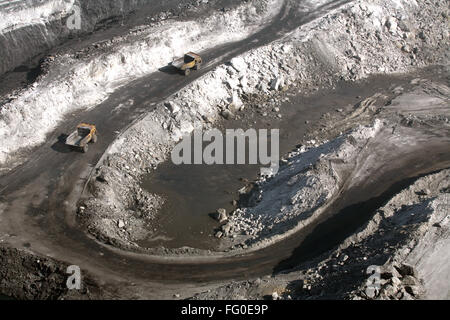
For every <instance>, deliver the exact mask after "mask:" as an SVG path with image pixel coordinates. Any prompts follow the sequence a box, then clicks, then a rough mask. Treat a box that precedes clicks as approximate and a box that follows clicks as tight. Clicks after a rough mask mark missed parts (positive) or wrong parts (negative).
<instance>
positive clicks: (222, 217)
mask: <svg viewBox="0 0 450 320" xmlns="http://www.w3.org/2000/svg"><path fill="white" fill-rule="evenodd" d="M213 217H214V219H215V220H217V221H219V223H223V222H225V221H227V220H228V216H227V210H225V209H223V208H220V209H217V211H216V212H215V213H214V214H213Z"/></svg>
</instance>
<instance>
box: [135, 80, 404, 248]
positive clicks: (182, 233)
mask: <svg viewBox="0 0 450 320" xmlns="http://www.w3.org/2000/svg"><path fill="white" fill-rule="evenodd" d="M410 80H411V77H405V76H403V77H400V76H398V77H392V76H376V77H371V78H369V79H367V80H365V81H361V82H358V83H340V84H339V85H338V86H337V88H336V89H335V90H322V91H318V92H317V94H315V95H313V96H309V97H304V96H302V95H301V94H297V95H294V94H291V96H290V97H289V98H290V101H288V102H285V103H283V104H282V105H281V106H280V111H279V112H277V113H274V112H273V111H271V110H270V109H269V110H267V114H268V115H267V116H262V115H261V113H262V112H256V110H246V111H244V112H243V113H239V116H240V117H241V118H240V119H238V120H236V119H235V120H230V121H224V122H222V123H221V124H220V128H219V129H221V130H222V131H224V129H235V128H242V129H243V130H247V129H249V128H254V129H261V128H266V129H270V128H274V129H275V128H279V129H280V155H283V154H286V153H287V152H289V151H291V150H292V149H293V148H294V147H295V146H296V145H297V143H298V142H299V141H300V140H301V139H302V138H303V137H304V136H305V134H306V133H307V132H308V130H310V129H311V126H312V125H314V124H315V123H317V121H318V120H319V119H320V118H321V116H322V115H323V114H325V113H330V114H332V115H333V116H334V115H335V114H336V109H338V108H345V107H346V106H354V105H355V104H356V103H358V102H359V101H361V100H362V99H364V98H366V97H370V96H372V95H373V94H375V93H380V92H383V93H387V92H390V91H391V90H392V88H394V87H396V86H403V87H404V88H406V87H407V86H408V84H409V81H410ZM247 109H248V108H247ZM278 113H280V114H281V115H282V118H281V119H279V118H277V116H276V115H277V114H278ZM306 121H308V123H306ZM259 172H260V166H257V165H212V166H208V165H174V164H173V163H172V162H171V161H170V160H169V161H166V162H165V163H163V164H162V165H160V166H159V167H158V169H157V170H156V171H155V172H152V173H151V174H149V175H148V176H146V177H145V178H144V180H143V182H142V186H143V188H144V189H146V190H147V191H149V192H151V193H156V194H159V195H162V196H164V197H165V198H166V199H167V201H166V204H165V205H164V207H163V209H162V211H161V214H160V215H159V216H158V217H157V218H156V221H155V223H156V232H152V233H151V234H149V238H148V239H146V240H144V241H142V242H141V243H140V245H141V246H146V247H158V246H163V247H166V248H178V247H183V246H190V247H194V248H200V249H215V248H217V245H218V241H219V240H218V239H216V238H214V236H213V232H214V229H216V228H218V227H219V224H218V223H217V222H216V221H214V220H213V219H212V218H211V217H210V216H209V214H210V213H212V212H214V211H216V210H217V209H218V208H225V209H227V211H230V210H233V205H232V201H233V200H236V199H238V192H237V191H238V190H239V189H240V188H242V187H243V186H245V184H246V183H245V181H246V180H249V181H252V180H255V179H256V178H257V176H258V173H259Z"/></svg>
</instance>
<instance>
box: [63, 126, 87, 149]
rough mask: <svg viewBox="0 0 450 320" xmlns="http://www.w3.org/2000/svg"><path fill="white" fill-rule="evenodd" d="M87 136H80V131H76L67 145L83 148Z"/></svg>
mask: <svg viewBox="0 0 450 320" xmlns="http://www.w3.org/2000/svg"><path fill="white" fill-rule="evenodd" d="M86 136H87V135H80V134H78V130H76V131H74V132H72V133H71V134H70V136H68V137H67V138H66V144H67V145H69V146H74V147H82V142H83V140H84V138H86Z"/></svg>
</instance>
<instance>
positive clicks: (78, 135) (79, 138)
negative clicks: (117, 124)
mask: <svg viewBox="0 0 450 320" xmlns="http://www.w3.org/2000/svg"><path fill="white" fill-rule="evenodd" d="M89 142H92V143H96V142H97V128H96V127H95V125H93V124H87V123H80V124H79V125H78V126H77V129H76V130H75V131H74V132H72V133H71V134H70V135H69V136H68V137H67V138H66V145H68V146H70V147H73V148H77V149H80V150H81V151H83V152H84V153H86V152H87V151H88V144H89Z"/></svg>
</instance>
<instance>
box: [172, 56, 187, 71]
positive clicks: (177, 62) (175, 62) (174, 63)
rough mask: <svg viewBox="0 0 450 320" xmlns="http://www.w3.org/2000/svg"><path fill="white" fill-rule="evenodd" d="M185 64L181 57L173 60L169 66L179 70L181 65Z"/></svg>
mask: <svg viewBox="0 0 450 320" xmlns="http://www.w3.org/2000/svg"><path fill="white" fill-rule="evenodd" d="M185 63H186V62H185V58H184V57H181V58H178V59H176V60H173V61H172V63H171V65H172V66H173V67H175V68H177V69H181V67H183V65H184V64H185Z"/></svg>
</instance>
